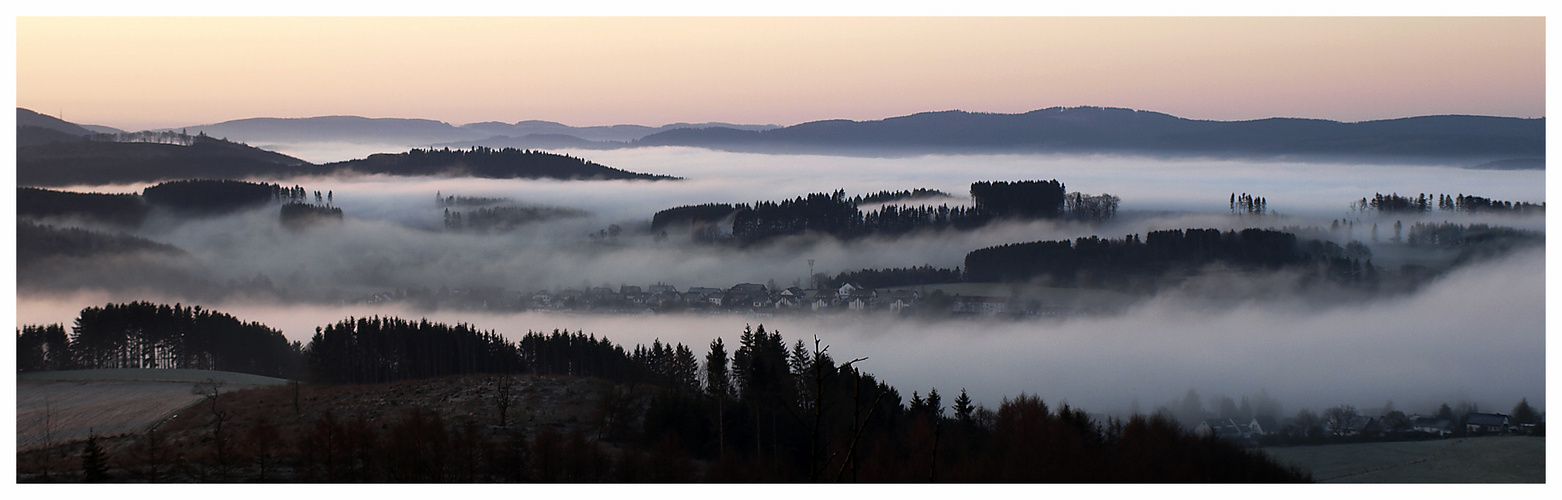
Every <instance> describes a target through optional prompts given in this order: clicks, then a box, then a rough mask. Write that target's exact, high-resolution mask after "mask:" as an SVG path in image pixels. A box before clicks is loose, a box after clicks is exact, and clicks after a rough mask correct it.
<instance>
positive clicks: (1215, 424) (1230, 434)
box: [1193, 418, 1247, 439]
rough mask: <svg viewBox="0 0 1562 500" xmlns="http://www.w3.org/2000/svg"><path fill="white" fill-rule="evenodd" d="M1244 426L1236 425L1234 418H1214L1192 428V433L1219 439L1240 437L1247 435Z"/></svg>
mask: <svg viewBox="0 0 1562 500" xmlns="http://www.w3.org/2000/svg"><path fill="white" fill-rule="evenodd" d="M1245 430H1246V427H1245V426H1242V425H1237V422H1236V420H1234V419H1229V418H1214V419H1209V420H1205V421H1204V422H1203V423H1200V424H1199V426H1198V427H1195V428H1193V433H1194V434H1195V435H1198V436H1200V437H1207V436H1215V437H1217V438H1221V439H1242V438H1245V437H1247V433H1246V432H1245Z"/></svg>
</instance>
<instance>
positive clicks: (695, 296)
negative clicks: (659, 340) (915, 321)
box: [525, 283, 921, 313]
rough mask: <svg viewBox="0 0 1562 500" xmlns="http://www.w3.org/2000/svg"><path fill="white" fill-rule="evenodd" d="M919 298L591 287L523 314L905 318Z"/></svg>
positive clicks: (539, 301) (531, 301)
mask: <svg viewBox="0 0 1562 500" xmlns="http://www.w3.org/2000/svg"><path fill="white" fill-rule="evenodd" d="M919 299H921V294H919V293H918V292H916V291H914V290H884V291H879V290H872V289H868V288H863V287H861V286H857V285H854V284H849V283H848V284H845V285H842V286H841V287H839V288H818V289H813V290H805V289H803V288H801V287H796V286H793V287H787V288H775V289H772V288H770V287H768V286H766V285H762V284H757V283H739V284H736V285H733V286H731V287H729V288H725V289H723V288H711V287H689V288H688V289H687V290H683V291H679V290H678V288H677V287H674V286H672V285H667V284H662V283H658V284H655V285H651V286H648V287H645V288H641V287H639V286H634V285H623V286H620V287H619V289H618V290H616V291H615V290H613V289H611V288H607V287H594V288H590V289H586V290H574V289H566V290H559V291H548V290H542V291H538V292H536V293H534V294H532V295H531V296H530V297H528V298H527V301H526V304H525V306H526V308H527V309H544V310H559V311H598V312H664V311H690V310H693V311H734V312H782V311H788V312H793V311H802V312H816V313H817V312H827V311H862V310H887V311H890V312H896V313H900V312H910V311H911V310H912V309H913V308H916V307H917V306H918V305H919V303H918V301H919Z"/></svg>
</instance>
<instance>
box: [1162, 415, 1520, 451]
mask: <svg viewBox="0 0 1562 500" xmlns="http://www.w3.org/2000/svg"><path fill="white" fill-rule="evenodd" d="M1460 420H1461V421H1462V422H1463V423H1462V424H1461V423H1460V422H1459V421H1455V420H1451V419H1448V418H1438V417H1433V416H1426V415H1405V414H1403V413H1399V412H1394V413H1390V414H1388V415H1382V416H1377V417H1371V416H1366V415H1358V414H1347V415H1337V416H1334V417H1331V418H1328V419H1326V420H1325V421H1323V422H1321V423H1320V425H1309V424H1307V423H1302V422H1290V423H1287V424H1284V425H1282V424H1280V423H1279V422H1278V421H1276V420H1275V418H1274V417H1271V416H1267V415H1265V416H1257V417H1253V418H1252V419H1249V420H1246V421H1243V420H1240V419H1235V418H1215V419H1209V420H1205V421H1203V422H1201V423H1200V424H1199V425H1198V427H1195V428H1194V429H1193V433H1194V434H1196V435H1199V436H1214V437H1216V438H1219V439H1226V440H1231V441H1235V442H1241V443H1245V444H1257V443H1259V442H1260V441H1263V440H1264V439H1265V438H1266V437H1275V438H1280V439H1287V438H1289V439H1305V438H1311V437H1319V436H1320V433H1321V435H1322V436H1332V437H1343V438H1364V439H1396V438H1400V439H1403V438H1411V437H1417V438H1420V437H1449V436H1453V435H1455V434H1458V435H1463V436H1492V435H1506V434H1528V433H1531V432H1533V431H1534V428H1535V424H1533V423H1525V424H1518V423H1514V422H1512V420H1511V419H1510V418H1509V417H1508V416H1507V415H1503V414H1500V413H1470V414H1468V415H1465V417H1464V418H1463V419H1460Z"/></svg>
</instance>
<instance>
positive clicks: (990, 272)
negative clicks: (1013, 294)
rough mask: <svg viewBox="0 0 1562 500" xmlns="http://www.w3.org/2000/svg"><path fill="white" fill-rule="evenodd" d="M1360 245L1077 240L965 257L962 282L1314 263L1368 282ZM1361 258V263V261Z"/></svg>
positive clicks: (1132, 277) (1269, 233)
mask: <svg viewBox="0 0 1562 500" xmlns="http://www.w3.org/2000/svg"><path fill="white" fill-rule="evenodd" d="M1370 259H1371V253H1370V252H1369V251H1367V250H1366V247H1365V246H1361V245H1359V244H1357V245H1351V246H1348V248H1347V247H1340V246H1339V245H1337V244H1335V243H1332V242H1323V241H1318V240H1310V241H1307V242H1298V240H1297V237H1296V235H1295V234H1292V233H1287V232H1282V231H1274V230H1267V229H1244V230H1241V231H1224V232H1222V231H1220V230H1218V229H1187V230H1166V231H1150V232H1148V233H1146V234H1145V237H1144V239H1143V240H1141V239H1139V237H1138V235H1129V236H1126V237H1124V238H1122V239H1103V238H1100V237H1096V236H1091V237H1089V238H1078V239H1075V240H1074V241H1072V242H1071V241H1068V240H1061V241H1035V242H1030V243H1013V244H1008V245H999V246H995V247H988V248H982V249H979V250H975V251H972V252H971V253H969V254H966V257H965V279H966V281H975V282H1013V281H1029V280H1032V279H1037V278H1042V277H1046V278H1047V279H1049V280H1050V282H1051V283H1053V284H1056V285H1063V286H1089V287H1107V288H1124V287H1127V286H1129V285H1130V284H1143V283H1142V280H1143V279H1154V278H1157V277H1160V276H1164V275H1168V274H1173V273H1176V272H1191V271H1192V270H1195V269H1197V268H1198V267H1201V266H1204V265H1208V264H1212V263H1217V262H1219V263H1225V264H1229V265H1233V266H1236V267H1239V268H1255V269H1271V270H1272V269H1279V268H1280V267H1282V266H1287V265H1293V264H1301V263H1304V262H1318V263H1322V264H1323V265H1324V266H1325V269H1326V270H1327V272H1328V276H1330V277H1333V278H1339V279H1342V280H1344V281H1347V282H1362V281H1367V282H1369V283H1370V282H1371V281H1372V280H1375V279H1376V276H1377V272H1378V271H1377V270H1376V268H1374V267H1373V266H1372V261H1371V260H1370ZM1364 260H1365V262H1363V261H1364Z"/></svg>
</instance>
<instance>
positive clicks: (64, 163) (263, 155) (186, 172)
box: [16, 136, 321, 186]
mask: <svg viewBox="0 0 1562 500" xmlns="http://www.w3.org/2000/svg"><path fill="white" fill-rule="evenodd" d="M318 173H321V172H320V170H319V169H318V167H316V166H314V165H312V164H310V163H308V162H305V161H303V160H300V159H298V158H294V157H291V156H287V155H284V154H281V153H274V152H271V151H266V150H262V149H256V148H252V147H249V146H246V145H244V144H239V143H236V142H229V141H225V140H222V139H215V138H211V137H206V136H196V137H193V138H191V143H190V145H188V146H185V145H179V144H162V143H154V142H117V141H108V140H86V139H79V140H74V141H64V142H54V143H49V144H39V145H34V146H22V147H18V148H17V149H16V183H17V185H19V186H68V185H80V184H121V183H135V182H157V181H162V180H170V179H192V178H202V179H239V178H246V177H273V178H281V177H288V176H293V175H301V174H318Z"/></svg>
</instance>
